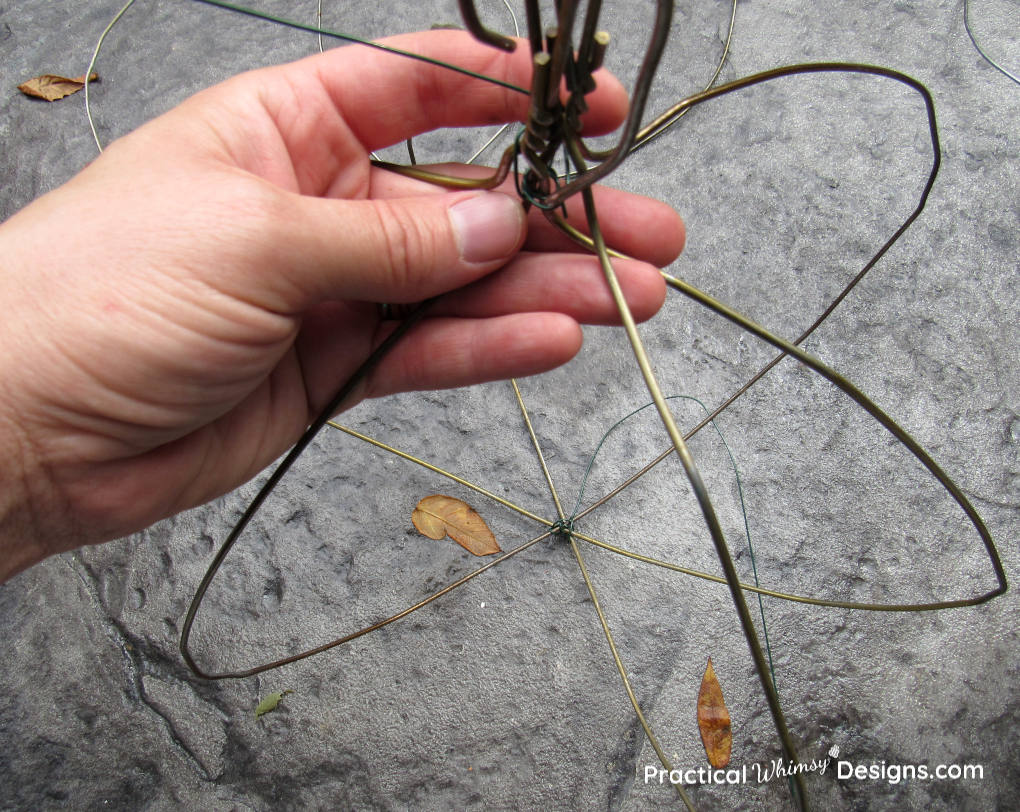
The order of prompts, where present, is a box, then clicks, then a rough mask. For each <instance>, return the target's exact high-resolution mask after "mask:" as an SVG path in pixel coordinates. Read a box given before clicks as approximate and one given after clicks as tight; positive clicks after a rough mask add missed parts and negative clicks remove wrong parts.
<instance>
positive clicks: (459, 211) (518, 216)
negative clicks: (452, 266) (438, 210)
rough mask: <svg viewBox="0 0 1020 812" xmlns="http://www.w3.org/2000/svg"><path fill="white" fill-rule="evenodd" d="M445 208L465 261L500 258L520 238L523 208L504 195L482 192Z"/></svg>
mask: <svg viewBox="0 0 1020 812" xmlns="http://www.w3.org/2000/svg"><path fill="white" fill-rule="evenodd" d="M448 211H449V214H450V222H451V223H452V224H453V233H454V235H455V237H456V239H457V246H458V247H459V248H460V256H461V258H462V259H463V260H464V261H465V262H492V261H494V260H497V259H504V258H506V257H509V256H510V255H511V254H512V253H513V252H514V249H515V248H517V245H518V243H519V242H520V239H521V227H522V226H523V223H524V211H523V210H522V209H521V205H520V204H519V203H518V202H517V201H516V200H514V199H513V198H511V197H508V196H507V195H504V194H500V193H499V192H486V193H484V194H480V195H477V196H475V197H470V198H468V199H467V200H462V201H460V202H459V203H455V204H454V205H453V206H451V207H450V208H449V209H448Z"/></svg>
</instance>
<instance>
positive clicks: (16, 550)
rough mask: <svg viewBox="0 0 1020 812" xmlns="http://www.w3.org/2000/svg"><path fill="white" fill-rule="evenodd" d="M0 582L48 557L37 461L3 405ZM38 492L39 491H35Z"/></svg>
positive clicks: (0, 417)
mask: <svg viewBox="0 0 1020 812" xmlns="http://www.w3.org/2000/svg"><path fill="white" fill-rule="evenodd" d="M0 459H2V460H3V464H2V465H0V583H2V582H3V581H6V580H7V579H8V578H10V577H11V576H12V575H15V574H17V573H19V572H21V571H22V570H23V569H26V568H28V567H30V566H31V565H32V564H35V563H37V562H39V561H41V560H42V559H43V558H45V557H46V555H47V551H46V547H45V544H44V543H43V535H42V528H41V527H40V526H39V522H38V520H37V519H38V516H39V515H40V510H39V509H38V508H37V507H36V502H35V500H34V499H33V491H36V492H38V490H39V488H38V479H37V478H36V474H35V473H34V470H35V469H36V467H37V466H36V461H35V459H34V455H33V454H31V452H30V448H29V444H28V442H27V439H26V438H25V437H24V435H23V433H22V432H21V430H20V429H19V428H18V426H17V425H16V423H15V421H14V420H13V419H12V416H11V415H10V414H9V413H5V412H4V410H3V408H2V407H0ZM35 495H36V496H38V493H36V494H35Z"/></svg>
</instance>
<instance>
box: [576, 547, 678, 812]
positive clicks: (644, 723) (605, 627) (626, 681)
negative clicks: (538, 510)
mask: <svg viewBox="0 0 1020 812" xmlns="http://www.w3.org/2000/svg"><path fill="white" fill-rule="evenodd" d="M570 550H571V552H572V553H573V554H574V558H575V559H576V560H577V566H578V567H579V568H580V569H581V576H582V577H583V578H584V585H585V586H586V587H587V588H588V595H589V596H590V597H591V602H592V605H593V606H594V607H595V613H596V614H597V615H598V618H599V623H600V624H601V626H602V633H603V634H604V635H605V636H606V642H607V643H609V650H610V652H611V653H612V655H613V662H614V663H615V664H616V670H617V672H618V673H619V674H620V680H621V681H622V682H623V687H624V690H625V691H626V692H627V698H628V699H630V704H631V705H632V706H633V708H634V713H636V714H637V718H638V722H639V723H640V725H641V729H642V730H643V731H644V732H645V736H647V737H648V743H649V744H651V745H652V749H653V750H654V751H655V755H657V756H658V757H659V761H661V762H662V766H663V767H665V768H666V771H667V772H669V773H672V772H673V762H672V761H670V759H669V756H667V755H666V752H665V750H663V749H662V745H661V744H659V740H658V738H657V737H656V735H655V734H654V733H653V732H652V728H651V725H649V724H648V720H647V719H645V715H644V713H643V712H642V710H641V705H640V703H639V702H638V699H637V695H636V694H635V693H634V688H633V687H632V686H631V684H630V677H628V676H627V669H626V668H625V667H624V665H623V660H622V659H621V658H620V652H619V651H617V649H616V642H615V641H614V640H613V634H612V632H610V630H609V621H607V620H606V616H605V613H604V612H603V611H602V605H601V604H600V603H599V597H598V595H597V594H596V592H595V585H594V584H593V583H592V580H591V576H590V575H589V574H588V568H587V567H586V566H585V565H584V557H583V556H582V555H581V551H580V549H578V546H577V542H576V541H575V540H574V538H573V534H571V537H570ZM670 783H671V784H672V785H673V788H674V789H675V790H676V792H677V794H678V795H679V796H680V800H681V801H683V802H684V806H686V807H687V809H688V810H690V812H694V804H692V803H691V799H690V797H689V796H688V795H687V793H686V792H685V791H684V788H683V787H682V786H681V785H680V782H679V781H676V782H674V781H670Z"/></svg>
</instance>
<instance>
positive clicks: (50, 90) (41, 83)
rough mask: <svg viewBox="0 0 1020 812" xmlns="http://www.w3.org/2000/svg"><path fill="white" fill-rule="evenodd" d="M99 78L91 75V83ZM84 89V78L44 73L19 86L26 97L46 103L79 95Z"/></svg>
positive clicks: (96, 75)
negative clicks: (42, 100) (43, 100)
mask: <svg viewBox="0 0 1020 812" xmlns="http://www.w3.org/2000/svg"><path fill="white" fill-rule="evenodd" d="M98 78H99V75H98V74H96V73H91V74H89V81H90V82H95V81H96V80H97V79H98ZM83 87H85V77H84V76H79V77H78V78H77V79H68V78H67V77H66V76H56V75H54V74H52V73H44V74H43V75H42V76H36V77H35V78H34V79H29V80H28V81H27V82H22V83H21V84H20V85H18V90H20V91H21V92H22V93H24V94H25V95H26V96H33V97H35V98H37V99H45V100H46V101H56V100H57V99H62V98H64V96H70V95H71V94H72V93H77V92H78V91H79V90H81V89H82V88H83Z"/></svg>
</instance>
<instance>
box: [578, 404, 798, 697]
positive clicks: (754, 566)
mask: <svg viewBox="0 0 1020 812" xmlns="http://www.w3.org/2000/svg"><path fill="white" fill-rule="evenodd" d="M666 400H689V401H693V402H694V403H697V404H698V405H699V406H700V407H701V408H702V410H703V411H704V413H705V414H711V411H710V410H709V408H708V407H707V406H706V405H705V404H704V403H702V402H701V401H700V400H698V399H697V398H696V397H694V396H693V395H667V396H666ZM654 405H655V403H654V402H653V401H649V402H648V403H646V404H645V405H644V406H639V407H638V408H637V409H635V410H634V411H632V412H630V414H627V415H624V416H623V417H621V418H620V419H619V420H617V421H616V422H615V423H613V425H612V426H610V427H609V430H608V431H607V432H606V433H605V434H603V435H602V439H600V440H599V442H598V445H597V446H595V451H594V452H593V453H592V455H591V457H590V458H589V460H588V465H587V467H586V468H585V469H584V476H583V477H582V478H581V487H580V489H579V490H578V492H577V501H576V502H575V503H574V509H573V510H572V511H571V512H570V519H569V520H568V521H573V517H574V516H576V515H577V514H578V513H579V512H580V510H581V501H582V499H583V498H584V490H585V488H586V487H587V485H588V476H589V475H590V474H591V470H592V468H593V467H594V465H595V458H596V457H598V455H599V452H600V451H601V450H602V446H603V445H604V444H605V442H606V440H608V439H609V435H610V434H612V433H613V432H614V431H616V429H617V428H619V427H620V426H622V425H623V424H624V423H626V422H627V421H628V420H630V419H631V418H632V417H634V416H635V415H637V414H638V413H640V412H643V411H644V410H645V409H647V408H648V407H649V406H654ZM709 422H710V423H711V425H712V428H713V429H715V433H716V434H717V435H719V441H720V442H721V443H722V445H723V448H725V449H726V454H727V456H728V457H729V458H730V465H732V466H733V476H734V479H735V480H736V483H737V496H738V497H739V499H740V514H741V516H743V518H744V535H745V537H746V538H747V549H748V552H749V553H750V554H751V570H752V572H753V573H754V585H755V586H756V587H760V586H761V584H760V583H759V582H758V563H757V561H756V559H755V555H754V544H753V543H752V542H751V523H750V521H749V520H748V518H747V505H746V504H745V502H744V486H743V484H742V483H741V481H740V468H739V467H738V466H737V461H736V459H735V458H734V457H733V452H732V451H731V450H730V446H729V443H727V442H726V437H724V436H723V433H722V430H721V429H720V428H719V426H718V425H716V422H715V421H714V420H711V421H709ZM758 612H759V614H760V615H761V628H762V634H763V635H764V637H765V652H766V654H767V655H768V659H769V676H770V677H771V678H772V686H773V687H774V688H775V689H776V692H777V693H778V691H779V686H778V685H777V684H776V671H775V666H774V664H773V662H772V646H771V645H770V643H769V629H768V624H767V623H766V621H765V604H764V603H763V601H762V596H761V593H760V592H759V593H758Z"/></svg>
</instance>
